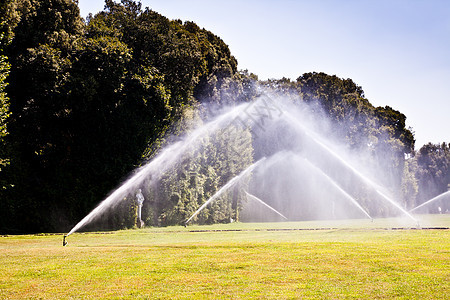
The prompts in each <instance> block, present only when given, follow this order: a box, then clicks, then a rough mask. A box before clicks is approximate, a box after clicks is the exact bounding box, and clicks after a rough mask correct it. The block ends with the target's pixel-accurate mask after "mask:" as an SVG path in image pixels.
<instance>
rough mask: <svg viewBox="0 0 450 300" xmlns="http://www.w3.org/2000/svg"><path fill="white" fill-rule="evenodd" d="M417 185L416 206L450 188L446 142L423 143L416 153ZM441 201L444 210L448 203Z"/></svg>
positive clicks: (448, 147)
mask: <svg viewBox="0 0 450 300" xmlns="http://www.w3.org/2000/svg"><path fill="white" fill-rule="evenodd" d="M415 159H416V160H417V165H418V168H417V171H416V178H417V180H418V185H419V193H418V195H417V202H416V206H417V205H419V204H421V203H423V202H425V201H427V200H429V199H431V198H433V197H435V196H437V195H439V194H441V193H444V192H447V191H448V190H449V189H450V146H449V144H447V143H442V144H432V143H428V144H426V145H424V146H423V147H422V148H420V149H419V151H418V152H417V154H416V157H415ZM446 203H447V204H444V203H442V205H443V208H444V211H446V210H447V209H450V205H449V204H448V201H447V202H446Z"/></svg>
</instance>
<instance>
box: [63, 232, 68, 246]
mask: <svg viewBox="0 0 450 300" xmlns="http://www.w3.org/2000/svg"><path fill="white" fill-rule="evenodd" d="M66 237H67V235H64V236H63V247H64V246H65V245H67V242H66Z"/></svg>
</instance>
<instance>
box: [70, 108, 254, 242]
mask: <svg viewBox="0 0 450 300" xmlns="http://www.w3.org/2000/svg"><path fill="white" fill-rule="evenodd" d="M246 107H247V104H246V103H244V104H241V105H239V106H236V107H235V108H233V109H231V110H230V111H228V112H227V113H225V114H222V115H220V116H219V117H217V118H215V119H214V120H212V121H210V122H208V123H206V124H205V125H203V126H201V127H200V128H197V129H196V130H194V131H193V132H191V133H190V134H188V135H187V136H186V137H185V139H184V140H182V141H179V142H176V143H174V144H172V145H170V146H168V147H166V148H165V149H164V150H163V151H162V152H161V153H160V154H158V155H157V156H156V157H155V158H154V159H153V160H151V161H150V162H148V163H147V164H146V165H144V166H143V167H141V168H140V169H138V171H137V172H136V173H135V174H134V175H133V176H132V177H130V178H129V179H128V180H127V181H125V182H124V183H123V184H122V185H121V186H120V187H119V188H117V189H116V190H115V191H114V192H112V193H111V194H110V195H109V196H108V197H107V198H105V199H104V200H103V201H102V202H101V203H100V204H99V205H98V206H97V207H96V208H95V209H94V210H92V211H91V212H90V213H89V214H88V215H87V216H85V217H84V218H83V219H82V220H81V221H80V222H78V224H76V225H75V226H74V227H73V228H72V229H71V230H70V232H69V233H68V234H67V236H69V235H71V234H72V233H74V232H76V231H78V230H79V229H80V228H82V227H83V226H85V225H86V224H88V223H90V222H92V221H93V220H95V219H96V218H97V217H99V216H100V215H102V213H104V212H105V211H106V210H107V209H108V208H111V207H114V206H115V205H117V204H118V203H119V202H120V201H121V200H122V199H123V198H124V197H126V196H127V195H128V194H129V193H130V192H131V191H133V190H134V189H136V188H137V187H138V186H139V185H140V184H141V183H142V182H143V181H144V180H146V179H148V178H149V176H151V180H156V179H157V178H159V176H161V174H163V173H164V171H166V170H167V169H168V168H170V167H171V166H173V165H174V164H175V163H176V162H177V161H178V159H179V158H180V157H181V155H183V154H184V153H186V151H187V150H188V149H189V148H190V147H194V146H196V145H197V143H199V142H200V141H201V139H202V138H203V137H205V136H207V134H209V133H210V132H213V131H214V130H217V129H218V128H220V127H221V126H224V125H226V124H229V123H230V122H231V121H232V120H234V119H235V118H236V117H238V116H240V115H241V114H242V112H243V110H244V109H245V108H246Z"/></svg>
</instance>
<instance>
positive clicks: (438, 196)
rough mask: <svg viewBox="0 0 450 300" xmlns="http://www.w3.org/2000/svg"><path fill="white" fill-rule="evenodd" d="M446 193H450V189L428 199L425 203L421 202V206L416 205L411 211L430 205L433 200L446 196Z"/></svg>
mask: <svg viewBox="0 0 450 300" xmlns="http://www.w3.org/2000/svg"><path fill="white" fill-rule="evenodd" d="M446 195H450V191H448V192H445V193H442V194H440V195H437V196H436V197H434V198H432V199H430V200H428V201H427V202H424V203H422V204H420V205H419V206H416V207H414V208H413V209H411V210H410V211H409V212H413V211H415V210H416V209H419V208H421V207H424V206H425V205H428V204H430V203H431V202H434V201H437V200H439V199H441V198H443V197H445V196H446Z"/></svg>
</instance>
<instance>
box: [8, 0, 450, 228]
mask: <svg viewBox="0 0 450 300" xmlns="http://www.w3.org/2000/svg"><path fill="white" fill-rule="evenodd" d="M0 43H1V44H0V147H1V148H0V175H1V179H0V184H1V190H0V199H1V204H0V205H1V209H0V232H6V233H15V232H36V231H65V230H68V229H70V227H71V226H73V225H74V223H75V222H77V221H78V220H80V219H81V218H82V217H83V216H85V215H86V214H87V213H88V212H89V211H90V210H91V209H93V208H94V207H95V205H96V204H97V203H98V202H99V201H100V200H101V199H102V198H103V197H104V196H105V195H107V193H108V192H109V191H111V190H112V189H113V188H114V187H115V186H117V185H118V184H119V183H120V182H121V181H122V180H123V179H124V178H125V177H126V176H127V174H129V173H130V172H131V171H132V170H133V169H134V168H136V167H137V166H139V165H140V164H141V163H142V162H143V161H145V160H148V159H151V158H152V157H153V155H155V153H157V152H158V150H159V149H161V147H162V146H163V145H165V144H166V137H168V136H169V135H177V134H182V133H183V132H186V131H187V130H189V128H190V127H189V126H188V125H186V124H190V122H194V121H195V122H196V120H198V119H199V114H201V111H202V107H204V106H206V105H207V104H208V105H217V106H220V105H236V104H238V103H242V102H246V101H251V100H252V99H253V98H254V97H255V96H256V95H257V94H258V88H256V86H257V85H260V86H269V87H271V88H274V89H276V90H277V91H278V92H280V93H283V94H284V95H286V96H288V95H295V96H296V97H297V96H298V97H299V99H301V100H300V101H303V102H306V103H317V105H318V106H320V108H321V110H322V111H323V112H324V113H325V114H326V115H327V116H328V117H329V118H330V119H331V120H332V121H333V122H335V123H336V124H338V125H339V126H338V127H339V132H338V133H337V137H338V138H339V139H340V140H341V141H342V142H344V143H346V144H348V145H349V147H350V148H352V149H354V151H358V150H360V149H362V148H364V149H366V148H367V147H368V146H369V151H371V152H372V155H373V156H374V157H376V158H377V161H378V162H379V163H381V164H384V165H385V167H386V168H389V169H391V170H392V172H391V174H393V175H392V177H391V178H389V179H387V180H389V181H391V182H393V183H391V184H392V185H393V186H394V187H396V188H397V189H401V186H402V185H403V186H406V185H407V183H408V184H409V186H410V188H405V189H404V190H405V192H404V193H405V194H406V193H408V195H409V196H408V199H409V198H411V197H412V198H414V199H415V200H414V201H416V202H420V201H422V202H423V201H424V200H425V199H423V198H426V197H428V196H430V195H431V189H430V184H431V183H430V182H433V184H434V185H435V186H436V187H438V188H439V190H444V188H445V184H446V183H447V184H448V182H449V177H448V174H447V173H448V172H447V169H446V168H447V167H446V166H447V165H446V164H447V162H448V160H449V159H448V155H447V154H448V145H446V144H442V145H441V146H435V145H428V146H427V147H424V148H422V149H421V150H419V152H418V154H417V163H416V164H415V163H411V164H410V163H405V159H404V155H405V154H410V155H412V157H414V154H415V152H414V135H413V133H412V132H411V130H409V129H407V128H406V127H405V126H406V125H405V120H406V116H405V115H403V114H402V113H401V112H399V111H396V110H395V109H393V108H391V107H389V106H386V107H373V106H372V105H371V104H370V102H369V101H368V100H367V99H366V98H365V96H364V92H363V90H362V88H361V87H360V86H358V85H357V84H356V83H354V82H353V81H352V80H351V79H342V78H339V77H337V76H330V75H327V74H324V73H315V72H313V73H306V74H303V75H302V76H300V77H298V78H297V80H296V81H290V80H289V79H286V78H283V79H281V80H272V81H267V82H262V81H258V79H257V76H256V75H254V74H251V73H249V72H248V71H238V64H237V60H236V59H235V57H233V56H232V54H231V52H230V49H229V48H228V46H227V45H226V43H225V42H224V41H223V40H222V39H221V38H220V37H218V36H216V35H215V34H213V33H212V32H210V31H208V30H206V29H202V28H200V27H199V26H198V25H197V24H195V23H194V22H191V21H186V22H182V21H180V20H169V19H168V18H166V17H164V16H162V15H161V14H159V13H157V12H155V11H153V10H151V9H150V8H142V6H141V3H140V2H136V1H133V0H122V1H121V2H120V3H116V2H114V1H112V0H106V1H105V8H104V10H103V11H102V12H100V13H98V14H96V15H90V16H89V17H88V18H87V20H83V19H82V18H81V16H80V12H79V8H78V6H77V1H74V0H44V1H38V0H7V1H3V2H2V4H0ZM227 134H228V135H227ZM254 142H255V141H254V140H253V137H252V135H251V133H250V132H249V131H248V130H245V129H239V130H236V131H234V132H233V134H232V136H230V133H229V132H228V133H226V132H224V133H223V134H221V135H217V136H213V137H210V140H209V141H206V140H205V141H204V147H205V148H208V147H209V148H210V150H211V151H212V153H214V155H213V156H212V157H210V158H206V157H205V155H204V153H202V152H201V151H200V152H196V153H194V154H193V155H192V158H191V159H190V160H187V161H185V162H184V164H183V165H182V166H177V168H178V169H179V170H182V171H180V172H175V170H171V171H169V172H168V173H167V174H166V175H165V180H162V181H161V182H160V183H159V188H158V189H157V190H155V189H150V188H149V189H148V190H147V191H146V193H147V195H146V196H148V197H150V198H152V197H153V198H152V199H154V200H150V201H148V203H147V204H146V206H145V207H144V212H145V214H146V218H147V223H148V224H149V225H155V226H161V225H171V224H176V223H180V222H181V221H183V220H184V219H185V218H186V217H187V216H188V215H189V214H190V213H192V212H193V211H194V210H195V209H196V208H198V207H199V206H200V205H201V204H202V203H204V201H206V200H207V199H208V197H209V196H211V195H212V194H213V193H214V192H215V191H217V189H218V188H220V186H222V185H223V184H224V183H226V182H227V181H228V180H229V179H230V178H232V177H233V176H235V175H236V174H238V173H239V172H240V171H242V170H243V169H244V168H245V167H246V166H248V165H249V164H251V163H252V162H253V161H254V159H256V158H258V155H259V154H258V153H255V152H254V149H253V146H252V145H253V143H254ZM243 145H246V146H243ZM239 147H243V148H242V149H240V150H239V152H240V154H241V155H240V156H239V155H237V154H236V149H237V148H239ZM381 153H383V155H382V154H381ZM385 153H389V155H388V156H385V155H384V154H385ZM437 153H447V154H442V155H441V154H439V155H438V154H437ZM440 155H441V156H440ZM414 159H415V158H414ZM205 160H208V161H205ZM430 161H432V162H430ZM212 166H214V168H212ZM405 170H406V171H405ZM446 172H447V173H446ZM445 174H447V175H445ZM411 176H412V177H411ZM410 177H411V178H412V179H411V178H410ZM405 178H410V179H408V180H406V179H405ZM417 182H418V185H417V184H416V183H417ZM415 184H416V185H417V186H418V189H415V188H414V186H415ZM411 186H412V188H411ZM155 193H159V194H158V198H156V196H155V195H156V194H155ZM239 197H241V195H240V194H239V193H234V194H233V193H230V195H229V199H231V202H230V203H231V204H230V203H228V202H226V201H224V202H217V203H216V204H215V205H216V206H217V207H216V209H213V210H209V211H208V210H206V211H205V212H204V213H203V214H201V215H200V216H199V218H198V221H199V222H203V223H213V222H224V221H226V220H227V219H229V217H230V216H232V217H233V218H234V219H238V218H239V216H238V214H239V205H240V204H239V203H240V200H239ZM419 198H420V199H419ZM130 201H131V202H130ZM405 201H407V200H405ZM124 205H125V204H124ZM126 205H128V206H127V207H131V208H129V209H126V210H125V211H126V212H125V213H123V214H122V215H120V216H118V217H116V219H115V221H114V222H113V223H114V224H109V225H111V226H113V227H114V226H115V227H117V226H119V227H126V226H134V225H135V224H136V223H135V221H136V220H135V213H134V212H133V209H134V208H133V207H135V206H133V203H132V199H129V202H127V204H126ZM133 218H134V219H133ZM110 223H111V222H110Z"/></svg>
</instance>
